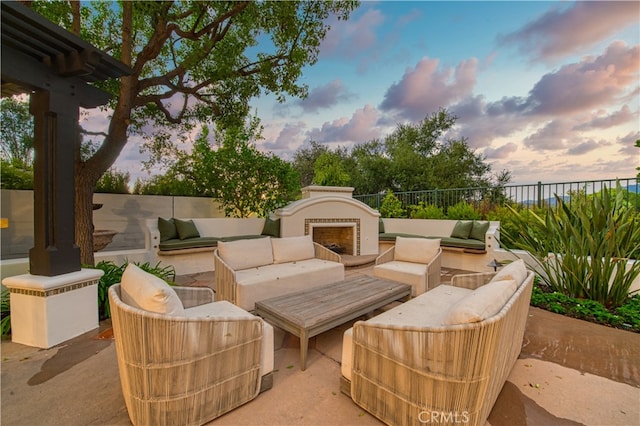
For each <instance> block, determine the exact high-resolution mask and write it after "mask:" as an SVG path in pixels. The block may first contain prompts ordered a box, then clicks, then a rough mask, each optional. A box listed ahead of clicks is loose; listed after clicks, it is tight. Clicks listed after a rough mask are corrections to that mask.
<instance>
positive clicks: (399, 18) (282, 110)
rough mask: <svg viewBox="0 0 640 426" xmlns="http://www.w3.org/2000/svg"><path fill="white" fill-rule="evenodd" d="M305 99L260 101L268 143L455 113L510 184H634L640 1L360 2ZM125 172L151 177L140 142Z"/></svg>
mask: <svg viewBox="0 0 640 426" xmlns="http://www.w3.org/2000/svg"><path fill="white" fill-rule="evenodd" d="M302 81H303V82H304V83H305V84H307V85H308V86H309V96H308V98H306V99H304V100H300V99H291V98H290V99H288V100H287V102H286V103H284V104H278V103H277V102H276V100H275V98H274V97H272V96H262V97H260V98H259V99H256V100H255V101H254V102H253V108H254V111H253V112H254V113H257V115H258V116H259V117H260V119H261V121H262V124H263V125H264V132H263V136H264V137H265V139H264V140H262V141H260V142H259V144H258V146H259V147H260V149H261V150H264V151H271V152H273V153H275V154H276V155H278V156H280V157H281V158H283V159H287V160H290V159H292V157H293V153H294V152H295V151H296V149H298V148H299V147H300V146H302V145H303V144H305V143H308V141H309V140H314V141H317V142H320V143H323V144H327V145H328V146H330V147H335V146H338V145H341V146H352V145H354V144H358V143H363V142H367V141H370V140H372V139H374V138H381V139H382V138H384V136H385V135H387V134H389V133H390V132H392V131H393V130H394V129H395V127H396V126H397V124H398V123H417V122H418V121H420V120H422V119H424V118H425V117H426V116H428V115H430V114H432V113H434V112H436V111H438V109H439V108H447V109H448V110H449V111H450V112H451V113H453V114H454V115H455V116H457V117H458V121H457V126H456V128H455V132H454V133H452V134H449V135H448V136H449V137H454V138H458V137H466V138H467V139H468V144H469V146H471V147H472V148H473V149H475V150H476V152H477V153H479V154H482V155H484V156H485V157H486V161H487V162H488V163H489V164H491V166H492V170H493V171H494V172H498V171H500V170H503V169H507V170H510V171H511V172H512V175H513V181H512V183H533V182H537V181H542V182H545V183H548V182H560V181H568V180H592V179H604V178H616V177H620V178H627V177H633V176H635V175H636V173H637V172H636V170H635V168H636V167H637V166H639V165H640V149H638V148H635V147H634V144H635V141H636V140H637V139H640V118H639V117H640V2H636V1H626V2H611V1H603V2H593V1H589V2H578V3H574V2H542V1H535V2H435V1H422V2H390V1H389V2H387V1H385V2H362V3H361V5H360V7H359V8H358V9H357V10H356V11H355V12H354V13H353V14H352V15H351V18H350V19H349V20H348V21H346V22H344V21H335V22H333V23H332V29H331V31H330V32H329V33H328V36H327V38H326V39H325V41H324V43H323V45H322V47H321V53H320V56H319V60H318V62H317V63H316V64H315V65H314V66H312V67H308V68H306V69H305V71H304V73H303V80H302ZM131 142H133V143H130V144H129V145H128V146H127V147H126V148H125V150H124V151H123V153H122V154H121V156H120V158H119V159H118V160H117V162H116V164H115V167H116V168H118V169H119V170H121V171H129V172H130V173H131V175H132V177H134V178H135V177H138V176H141V177H146V176H147V175H146V174H145V175H143V174H140V172H139V161H140V158H141V157H140V154H139V152H138V148H139V147H138V145H137V144H136V141H135V140H134V139H132V141H131Z"/></svg>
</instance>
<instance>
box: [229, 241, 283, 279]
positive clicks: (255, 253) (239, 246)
mask: <svg viewBox="0 0 640 426" xmlns="http://www.w3.org/2000/svg"><path fill="white" fill-rule="evenodd" d="M218 255H219V256H220V258H221V259H222V260H223V261H224V263H226V264H227V265H229V267H230V268H231V269H233V270H234V271H239V270H242V269H251V268H257V267H258V266H264V265H271V264H272V263H273V251H272V249H271V237H266V238H253V239H250V240H238V241H219V242H218Z"/></svg>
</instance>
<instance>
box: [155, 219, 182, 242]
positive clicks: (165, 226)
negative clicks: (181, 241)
mask: <svg viewBox="0 0 640 426" xmlns="http://www.w3.org/2000/svg"><path fill="white" fill-rule="evenodd" d="M158 231H160V242H162V241H167V240H172V239H174V238H178V229H177V228H176V224H175V222H174V221H173V218H171V219H163V218H161V217H159V218H158Z"/></svg>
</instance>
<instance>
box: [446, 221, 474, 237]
mask: <svg viewBox="0 0 640 426" xmlns="http://www.w3.org/2000/svg"><path fill="white" fill-rule="evenodd" d="M471 228H473V221H472V220H459V221H457V222H456V224H455V226H454V227H453V231H451V235H450V237H452V238H463V239H465V240H466V239H467V238H469V234H471Z"/></svg>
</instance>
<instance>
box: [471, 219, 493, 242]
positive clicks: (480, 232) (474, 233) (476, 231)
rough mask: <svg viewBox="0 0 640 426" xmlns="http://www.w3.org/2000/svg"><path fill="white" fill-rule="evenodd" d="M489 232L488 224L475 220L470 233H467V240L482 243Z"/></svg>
mask: <svg viewBox="0 0 640 426" xmlns="http://www.w3.org/2000/svg"><path fill="white" fill-rule="evenodd" d="M488 230H489V222H478V221H477V220H474V221H473V226H472V227H471V232H470V233H469V238H472V239H474V240H479V241H482V242H483V243H484V241H485V235H486V234H487V231H488Z"/></svg>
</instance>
